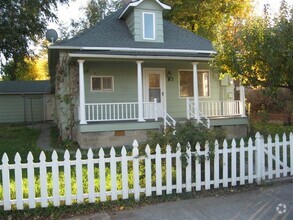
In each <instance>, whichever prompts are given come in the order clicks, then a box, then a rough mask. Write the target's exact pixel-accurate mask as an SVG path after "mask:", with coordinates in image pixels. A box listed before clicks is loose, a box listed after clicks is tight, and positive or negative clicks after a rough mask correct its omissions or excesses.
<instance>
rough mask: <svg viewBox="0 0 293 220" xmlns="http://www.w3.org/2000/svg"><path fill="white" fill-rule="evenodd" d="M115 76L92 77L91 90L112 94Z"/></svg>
mask: <svg viewBox="0 0 293 220" xmlns="http://www.w3.org/2000/svg"><path fill="white" fill-rule="evenodd" d="M113 81H114V77H113V76H92V77H91V89H92V91H98V92H112V91H113Z"/></svg>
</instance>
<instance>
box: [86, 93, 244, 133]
mask: <svg viewBox="0 0 293 220" xmlns="http://www.w3.org/2000/svg"><path fill="white" fill-rule="evenodd" d="M194 106H195V105H194V101H192V100H190V99H189V98H187V99H186V106H185V109H186V111H185V112H186V116H185V117H184V118H183V120H187V119H195V120H197V121H198V122H199V123H203V124H204V125H206V126H207V127H210V126H211V122H210V120H211V119H221V118H222V119H223V118H226V119H227V118H230V119H232V118H237V117H245V109H244V106H243V103H242V102H241V101H238V100H236V101H200V102H199V103H198V106H199V109H196V108H195V107H194ZM138 108H139V103H138V102H121V103H86V104H85V121H86V123H87V124H88V123H90V124H92V123H98V124H103V127H104V126H106V125H107V124H108V125H109V123H108V122H119V121H120V122H122V121H123V122H131V123H133V122H136V121H137V122H140V123H142V124H143V125H142V127H148V126H147V123H150V122H151V123H153V122H157V123H156V126H155V127H156V128H158V125H159V124H160V125H163V126H164V128H166V127H167V126H172V127H175V125H176V120H177V119H174V118H173V117H172V116H171V115H169V114H168V113H167V111H166V110H165V109H162V108H160V106H159V105H158V103H157V100H156V99H154V102H143V108H142V119H140V118H139V112H138V111H139V110H138ZM183 108H184V107H183ZM179 120H180V121H182V118H180V119H179ZM204 120H206V122H204ZM146 122H147V123H146ZM119 124H120V125H121V124H122V125H123V123H119ZM124 124H126V123H124ZM110 125H111V124H110ZM149 128H154V127H152V126H150V127H149ZM111 129H112V130H113V127H112V128H111ZM132 129H134V128H132ZM118 130H119V129H118Z"/></svg>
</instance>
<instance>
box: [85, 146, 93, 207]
mask: <svg viewBox="0 0 293 220" xmlns="http://www.w3.org/2000/svg"><path fill="white" fill-rule="evenodd" d="M93 156H94V155H93V151H92V149H91V148H90V149H89V150H88V152H87V158H88V160H87V179H88V193H89V203H94V202H95V177H94V160H93Z"/></svg>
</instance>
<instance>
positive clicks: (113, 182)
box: [110, 147, 117, 201]
mask: <svg viewBox="0 0 293 220" xmlns="http://www.w3.org/2000/svg"><path fill="white" fill-rule="evenodd" d="M116 167H117V164H116V152H115V149H114V147H112V148H111V150H110V171H111V200H112V201H113V200H117V169H116Z"/></svg>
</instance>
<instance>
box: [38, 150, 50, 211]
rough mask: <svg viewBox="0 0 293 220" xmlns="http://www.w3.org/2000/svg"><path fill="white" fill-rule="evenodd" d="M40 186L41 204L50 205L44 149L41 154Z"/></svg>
mask: <svg viewBox="0 0 293 220" xmlns="http://www.w3.org/2000/svg"><path fill="white" fill-rule="evenodd" d="M39 159H40V186H41V206H42V207H43V208H45V207H48V189H47V186H48V184H47V166H46V155H45V153H44V152H43V151H42V152H41V154H40V158H39Z"/></svg>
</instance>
